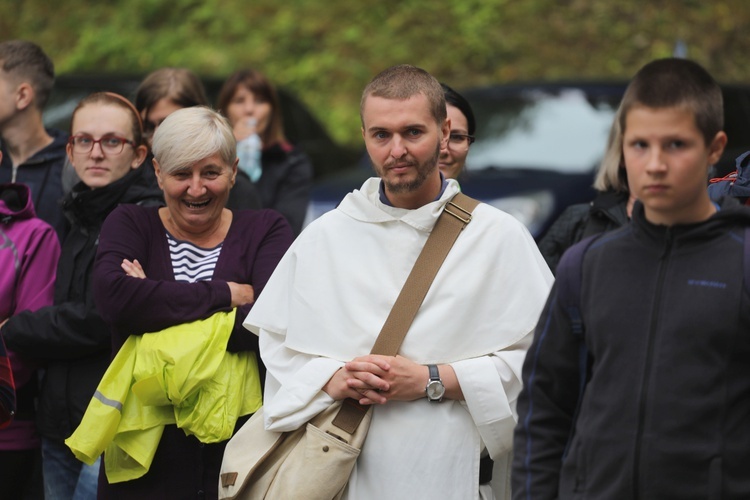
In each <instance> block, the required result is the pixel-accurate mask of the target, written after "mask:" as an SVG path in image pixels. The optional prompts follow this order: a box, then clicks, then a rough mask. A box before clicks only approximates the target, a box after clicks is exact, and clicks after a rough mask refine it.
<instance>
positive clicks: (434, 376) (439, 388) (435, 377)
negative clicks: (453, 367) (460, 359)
mask: <svg viewBox="0 0 750 500" xmlns="http://www.w3.org/2000/svg"><path fill="white" fill-rule="evenodd" d="M427 369H428V370H430V380H429V381H428V382H427V387H425V388H424V392H425V394H427V401H429V402H430V403H439V402H440V401H442V399H443V396H444V395H445V386H444V385H443V381H442V380H440V372H439V371H438V367H437V365H427Z"/></svg>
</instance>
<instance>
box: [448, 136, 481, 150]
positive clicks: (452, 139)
mask: <svg viewBox="0 0 750 500" xmlns="http://www.w3.org/2000/svg"><path fill="white" fill-rule="evenodd" d="M474 140H475V139H474V136H473V135H466V134H451V135H450V136H449V137H448V147H449V148H451V149H469V146H470V145H471V144H472V143H473V142H474Z"/></svg>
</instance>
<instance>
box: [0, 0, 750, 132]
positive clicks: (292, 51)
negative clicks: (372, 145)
mask: <svg viewBox="0 0 750 500" xmlns="http://www.w3.org/2000/svg"><path fill="white" fill-rule="evenodd" d="M748 28H750V2H748V1H747V0H711V1H705V0H650V1H640V0H631V1H623V0H614V1H610V2H606V1H597V0H431V1H425V0H400V1H398V2H395V1H387V0H386V1H383V2H379V3H365V2H352V1H348V0H286V1H279V0H203V1H201V0H110V1H109V2H100V1H93V0H56V1H55V2H54V3H51V2H50V1H49V0H0V38H1V39H3V40H6V39H12V38H25V39H29V40H33V41H35V42H37V43H39V44H40V45H41V46H42V47H43V48H44V49H45V50H46V51H47V52H48V53H49V54H50V56H51V57H52V58H53V60H54V61H55V64H56V67H57V70H58V73H60V74H62V73H75V72H111V73H122V74H125V73H127V74H145V73H147V72H148V71H151V70H153V69H156V68H159V67H162V66H185V67H189V68H191V69H193V70H195V71H196V72H198V73H199V74H202V75H206V76H218V77H225V76H227V75H229V74H230V73H231V72H233V71H234V70H236V69H238V68H241V67H248V66H252V67H257V68H258V69H260V70H262V71H263V72H265V73H266V74H267V75H269V76H270V77H271V79H272V80H273V81H275V82H276V83H277V84H280V85H283V86H286V87H287V88H289V89H290V90H292V91H293V92H295V93H296V94H297V95H299V96H300V98H301V99H302V100H303V101H304V102H306V103H307V104H308V105H309V106H310V107H311V108H312V110H313V111H314V112H315V114H316V115H317V116H318V117H319V118H320V119H321V121H322V122H323V123H324V124H325V125H326V126H327V127H328V129H329V130H330V131H331V133H332V135H333V136H334V137H335V138H336V139H338V140H339V141H342V142H346V143H348V144H358V143H359V141H360V136H359V118H358V106H359V97H360V92H361V90H362V88H363V87H364V85H365V84H366V83H367V82H368V81H369V79H370V78H372V76H374V75H375V74H376V73H377V72H379V71H380V70H382V69H384V68H386V67H387V66H390V65H392V64H397V63H403V62H408V63H411V64H416V65H418V66H421V67H423V68H425V69H427V70H428V71H430V72H431V73H432V74H434V75H435V76H436V77H437V78H438V79H440V80H441V81H444V82H446V83H449V84H450V85H452V86H454V87H456V88H466V87H470V86H475V85H484V84H490V83H501V82H508V81H519V80H535V79H572V78H604V79H614V78H618V79H622V78H629V77H630V76H632V74H633V73H634V72H635V71H636V70H637V69H638V68H639V67H640V66H641V65H642V64H644V63H645V62H648V61H649V60H651V59H653V58H656V57H664V56H669V55H671V54H672V51H673V49H674V47H675V43H676V42H677V41H678V40H681V41H683V42H684V43H685V44H686V46H687V49H688V56H689V57H691V58H693V59H695V60H697V61H698V62H700V63H701V64H703V65H704V66H706V67H707V68H708V69H709V71H711V72H712V74H713V75H714V76H715V77H716V78H717V79H719V80H721V81H724V82H747V81H750V64H749V63H748V58H747V54H750V36H748V35H747V34H748V33H749V30H748Z"/></svg>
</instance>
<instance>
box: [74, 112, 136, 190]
mask: <svg viewBox="0 0 750 500" xmlns="http://www.w3.org/2000/svg"><path fill="white" fill-rule="evenodd" d="M133 118H134V117H133V116H132V115H131V114H130V113H129V112H128V111H127V110H125V109H124V108H122V107H120V106H117V105H114V104H105V103H91V104H87V105H85V106H84V107H82V108H80V109H79V110H78V111H77V112H76V114H75V116H74V117H73V122H72V124H71V135H79V134H86V135H89V136H90V137H91V138H93V139H94V140H98V139H101V138H102V137H103V136H106V135H115V136H118V137H123V138H125V139H128V140H130V141H132V140H133V122H132V119H133ZM66 150H67V153H68V159H69V160H70V163H71V164H72V165H73V167H74V168H75V171H76V173H77V174H78V177H79V178H80V179H81V180H82V181H83V182H84V184H86V185H87V186H88V187H90V188H92V189H97V188H101V187H104V186H107V185H109V184H111V183H113V182H115V181H116V180H118V179H121V178H123V177H125V174H127V173H128V172H130V170H132V169H135V168H138V167H139V166H140V164H141V163H143V160H144V158H145V157H146V147H145V146H139V147H137V148H133V146H132V145H130V144H125V146H124V147H123V149H122V152H121V153H119V154H112V153H108V152H105V151H103V150H102V146H101V144H100V143H96V144H94V146H93V148H92V149H91V151H89V152H88V153H77V152H75V151H74V149H73V147H72V146H71V145H70V144H68V146H67V148H66Z"/></svg>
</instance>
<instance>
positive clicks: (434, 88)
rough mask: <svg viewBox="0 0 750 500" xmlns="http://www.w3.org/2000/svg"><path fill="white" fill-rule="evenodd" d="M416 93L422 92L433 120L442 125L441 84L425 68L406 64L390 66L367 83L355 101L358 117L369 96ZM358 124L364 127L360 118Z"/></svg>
mask: <svg viewBox="0 0 750 500" xmlns="http://www.w3.org/2000/svg"><path fill="white" fill-rule="evenodd" d="M417 94H422V95H424V96H425V97H426V98H427V102H428V103H429V104H430V113H431V114H432V116H433V117H434V118H435V122H437V124H438V125H442V123H443V122H444V121H445V119H446V118H447V117H448V114H447V111H446V109H445V93H444V92H443V87H442V86H441V85H440V82H438V81H437V80H436V79H435V77H434V76H432V75H431V74H429V73H428V72H427V71H425V70H423V69H422V68H417V67H416V66H412V65H410V64H400V65H398V66H391V67H390V68H388V69H386V70H384V71H382V72H381V73H380V74H378V75H377V76H376V77H375V78H373V79H372V81H371V82H370V83H368V84H367V86H366V87H365V90H364V91H362V99H361V101H360V103H359V116H360V119H361V120H362V119H363V114H362V112H363V110H364V109H365V101H366V100H367V98H368V97H369V96H373V97H382V98H384V99H399V100H404V99H409V98H410V97H414V96H415V95H417ZM362 125H363V126H364V120H363V121H362Z"/></svg>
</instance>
